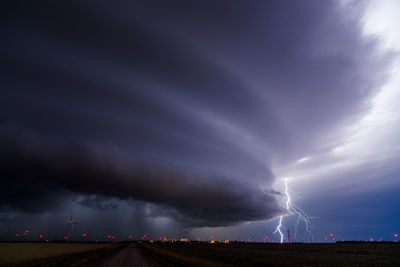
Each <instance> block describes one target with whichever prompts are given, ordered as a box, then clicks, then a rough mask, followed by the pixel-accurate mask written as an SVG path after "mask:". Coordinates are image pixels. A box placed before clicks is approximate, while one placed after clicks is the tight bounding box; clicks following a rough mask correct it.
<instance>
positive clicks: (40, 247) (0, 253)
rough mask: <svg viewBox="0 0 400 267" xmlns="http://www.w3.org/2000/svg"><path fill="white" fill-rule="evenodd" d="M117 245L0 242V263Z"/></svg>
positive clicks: (37, 258)
mask: <svg viewBox="0 0 400 267" xmlns="http://www.w3.org/2000/svg"><path fill="white" fill-rule="evenodd" d="M110 246H115V245H114V244H110V243H28V242H13V243H12V242H10V243H0V265H14V264H21V263H25V262H35V261H40V260H44V259H48V258H53V257H57V256H65V255H70V254H76V253H83V252H88V251H92V250H98V249H102V248H107V247H110Z"/></svg>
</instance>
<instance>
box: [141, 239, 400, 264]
mask: <svg viewBox="0 0 400 267" xmlns="http://www.w3.org/2000/svg"><path fill="white" fill-rule="evenodd" d="M141 247H142V248H143V249H144V250H145V251H147V252H148V253H150V254H152V255H154V256H155V257H156V258H158V259H159V260H161V261H164V262H165V263H172V264H173V265H174V266H400V244H379V243H366V244H271V243H266V244H263V243H230V244H207V243H187V244H185V243H164V244H163V243H158V244H142V245H141Z"/></svg>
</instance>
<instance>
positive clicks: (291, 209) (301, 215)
mask: <svg viewBox="0 0 400 267" xmlns="http://www.w3.org/2000/svg"><path fill="white" fill-rule="evenodd" d="M284 182H285V200H286V202H285V203H286V210H287V212H288V214H287V215H281V216H280V217H279V223H278V225H277V226H276V229H275V231H274V232H273V234H276V233H279V235H280V243H283V240H284V234H283V232H282V229H284V226H283V217H286V216H290V215H293V214H294V215H296V216H297V220H296V223H295V234H294V240H296V236H297V231H298V227H299V224H300V221H302V222H303V223H304V225H305V230H306V231H307V233H308V234H309V236H310V241H311V242H312V238H313V237H312V233H311V228H310V220H311V219H312V217H310V216H308V215H307V213H305V212H304V210H302V209H300V208H299V207H297V206H296V205H295V204H294V203H293V201H292V197H291V195H290V191H289V186H288V179H287V178H285V179H284Z"/></svg>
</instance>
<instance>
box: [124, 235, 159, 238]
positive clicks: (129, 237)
mask: <svg viewBox="0 0 400 267" xmlns="http://www.w3.org/2000/svg"><path fill="white" fill-rule="evenodd" d="M129 238H132V236H131V235H130V236H129ZM160 238H161V237H160Z"/></svg>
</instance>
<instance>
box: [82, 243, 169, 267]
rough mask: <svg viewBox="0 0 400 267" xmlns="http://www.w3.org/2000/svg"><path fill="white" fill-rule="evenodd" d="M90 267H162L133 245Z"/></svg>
mask: <svg viewBox="0 0 400 267" xmlns="http://www.w3.org/2000/svg"><path fill="white" fill-rule="evenodd" d="M89 266H90V267H106V266H107V267H108V266H116V267H118V266H124V267H130V266H133V267H136V266H138V267H158V266H163V265H162V264H160V263H158V262H157V261H156V260H154V259H153V258H151V257H149V256H147V255H145V254H144V253H143V252H142V251H141V250H140V249H139V248H138V247H137V246H136V245H135V244H131V245H129V246H128V247H126V248H124V249H122V250H120V251H118V252H116V253H114V254H112V255H110V256H108V257H106V258H105V259H102V260H101V261H99V262H95V263H93V264H89Z"/></svg>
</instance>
